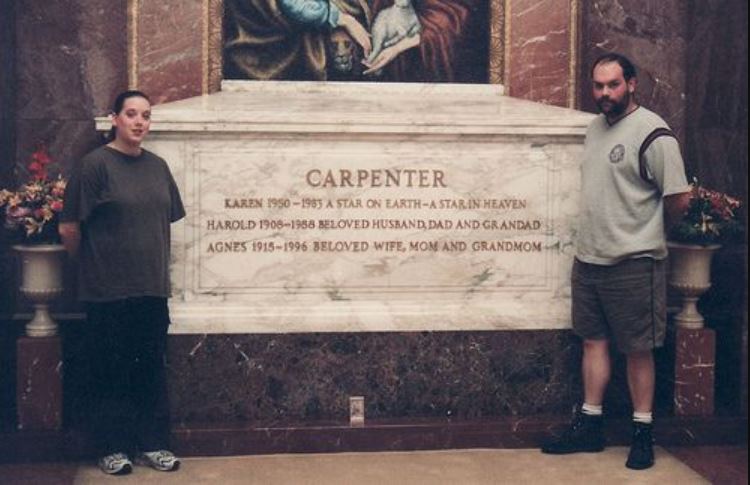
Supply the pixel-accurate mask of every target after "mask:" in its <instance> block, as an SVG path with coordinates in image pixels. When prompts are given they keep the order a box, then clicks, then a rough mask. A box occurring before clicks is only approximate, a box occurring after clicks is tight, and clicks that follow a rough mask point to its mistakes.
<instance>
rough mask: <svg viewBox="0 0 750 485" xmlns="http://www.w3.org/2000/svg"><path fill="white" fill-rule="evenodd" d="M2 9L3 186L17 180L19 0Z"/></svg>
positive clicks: (4, 0)
mask: <svg viewBox="0 0 750 485" xmlns="http://www.w3.org/2000/svg"><path fill="white" fill-rule="evenodd" d="M0 12H3V15H2V16H0V66H2V69H0V188H4V187H7V186H8V185H10V184H11V183H12V182H13V165H14V150H15V114H16V102H15V98H16V95H15V92H16V22H15V20H16V15H15V2H12V1H10V0H0ZM0 291H1V289H0Z"/></svg>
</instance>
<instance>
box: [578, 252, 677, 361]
mask: <svg viewBox="0 0 750 485" xmlns="http://www.w3.org/2000/svg"><path fill="white" fill-rule="evenodd" d="M571 280H572V281H571V283H572V291H573V308H572V313H573V331H574V332H575V333H576V334H577V335H578V336H580V337H581V338H583V339H586V340H604V339H607V340H609V339H611V340H612V341H613V342H614V343H615V346H616V347H617V349H618V350H619V351H620V352H623V353H625V354H629V353H632V352H641V351H646V350H651V349H654V348H657V347H661V346H662V345H663V344H664V334H665V332H666V327H667V323H666V322H667V305H666V299H667V286H666V268H665V262H664V261H656V260H654V259H651V258H637V259H627V260H625V261H622V262H620V263H617V264H615V265H612V266H602V265H597V264H588V263H584V262H581V261H578V260H577V259H576V260H575V262H574V263H573V274H572V278H571Z"/></svg>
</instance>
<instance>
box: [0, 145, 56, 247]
mask: <svg viewBox="0 0 750 485" xmlns="http://www.w3.org/2000/svg"><path fill="white" fill-rule="evenodd" d="M55 165H56V164H55V163H54V162H53V161H52V159H51V158H50V156H49V154H48V153H47V150H46V148H44V147H40V148H39V149H37V150H36V151H35V152H34V153H33V154H32V155H31V160H30V162H29V165H28V172H29V181H28V182H27V183H26V184H24V185H22V186H21V187H20V188H19V189H18V190H17V191H15V192H13V191H10V190H4V189H3V190H0V214H3V215H4V216H5V224H4V225H5V229H7V230H8V231H9V232H10V233H11V237H13V238H14V239H18V240H19V242H23V243H28V244H45V243H47V244H49V243H57V242H59V241H60V237H59V235H58V233H57V224H58V221H59V218H60V213H61V212H62V209H63V195H64V193H65V185H66V180H65V179H64V178H63V177H62V176H61V175H60V174H59V173H58V174H57V175H55V176H52V175H51V174H50V169H53V168H54V166H55Z"/></svg>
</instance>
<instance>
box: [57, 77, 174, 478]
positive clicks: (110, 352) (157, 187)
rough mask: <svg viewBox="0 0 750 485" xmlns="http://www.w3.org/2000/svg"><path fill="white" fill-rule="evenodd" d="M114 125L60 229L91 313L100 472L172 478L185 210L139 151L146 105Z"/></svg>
mask: <svg viewBox="0 0 750 485" xmlns="http://www.w3.org/2000/svg"><path fill="white" fill-rule="evenodd" d="M111 117H112V131H111V133H110V141H109V143H107V144H106V145H104V146H102V147H99V148H97V149H95V150H94V151H92V152H91V153H89V154H88V155H86V156H85V157H84V158H83V159H82V160H81V163H80V164H79V165H78V166H77V167H76V169H75V170H74V171H73V174H72V175H71V178H70V181H69V183H68V188H67V190H66V193H65V208H64V212H63V217H62V222H61V224H60V235H61V237H62V240H63V244H64V245H65V247H66V249H67V250H68V252H69V253H70V254H71V255H72V256H74V257H77V258H78V263H79V298H80V299H81V300H82V301H83V302H85V303H86V310H87V313H88V330H89V332H88V334H89V335H88V352H89V356H90V358H91V364H92V365H91V368H92V377H93V386H92V393H93V394H94V397H95V399H94V402H95V409H94V412H93V422H92V425H93V432H94V435H95V438H96V441H97V446H98V447H99V448H98V450H99V451H100V456H101V458H100V459H99V467H100V468H101V469H102V471H103V472H105V473H107V474H127V473H130V471H132V462H131V460H130V458H129V457H136V458H138V460H139V461H142V462H143V463H145V464H147V465H150V466H151V467H153V468H155V469H157V470H161V471H173V470H176V469H177V468H178V467H179V464H180V461H179V460H178V459H177V458H176V457H175V456H174V454H173V453H172V452H170V451H167V450H168V438H169V418H168V406H167V403H166V381H165V369H164V356H165V350H166V340H167V328H168V326H169V309H168V306H167V298H168V297H169V293H170V289H169V245H170V228H169V225H170V223H171V222H174V221H177V220H179V219H181V218H182V217H184V215H185V210H184V208H183V206H182V201H181V199H180V194H179V192H178V190H177V185H176V184H175V182H174V179H173V178H172V175H171V173H170V171H169V168H168V167H167V164H166V162H165V161H164V160H163V159H162V158H160V157H158V156H157V155H155V154H153V153H151V152H149V151H148V150H145V149H143V148H142V147H141V143H142V141H143V139H144V137H145V136H146V135H147V134H148V131H149V127H150V124H151V103H150V101H149V99H148V97H147V96H146V95H145V94H144V93H142V92H140V91H126V92H123V93H121V94H120V95H119V96H118V97H117V99H116V100H115V103H114V109H113V111H112V114H111Z"/></svg>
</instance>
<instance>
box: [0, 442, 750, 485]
mask: <svg viewBox="0 0 750 485" xmlns="http://www.w3.org/2000/svg"><path fill="white" fill-rule="evenodd" d="M656 453H657V463H656V465H655V466H654V467H653V468H651V469H649V470H645V471H632V470H628V469H627V468H625V467H624V462H625V458H626V455H627V448H624V447H611V448H608V449H607V450H606V451H604V452H603V453H595V454H577V455H569V456H562V457H561V456H549V455H543V454H541V453H540V452H539V451H538V450H528V449H527V450H509V449H500V450H488V449H474V450H442V451H416V452H390V453H330V454H298V455H256V456H235V457H210V458H208V457H204V458H201V457H191V458H185V459H184V460H183V466H182V467H181V469H180V470H179V471H178V472H176V473H160V472H156V471H153V470H151V469H148V468H143V467H136V468H135V470H134V471H133V473H132V474H131V475H128V476H123V477H107V476H105V475H103V474H102V473H101V472H100V471H99V470H98V469H97V468H96V467H95V466H94V465H93V464H92V463H40V464H5V465H0V483H2V484H6V485H11V484H31V483H33V484H37V483H38V484H51V485H55V484H61V485H62V484H66V485H67V484H76V485H78V484H99V483H108V482H112V483H114V482H117V483H122V484H125V483H139V484H149V483H153V484H159V485H169V484H171V483H174V484H180V485H186V484H192V483H197V484H201V483H217V484H219V483H220V484H249V485H252V484H263V485H275V484H284V485H289V484H292V485H297V484H299V485H313V484H315V485H318V484H326V485H328V484H334V485H335V484H357V485H369V484H387V485H400V484H404V485H406V484H409V485H419V484H430V485H440V484H451V485H454V484H462V485H463V484H466V485H470V484H476V485H483V484H504V483H510V484H514V483H523V484H536V483H539V484H545V485H547V484H553V483H554V484H566V483H577V484H586V483H591V484H601V483H608V484H609V483H631V484H651V483H653V484H660V485H661V484H665V483H678V484H680V485H689V484H704V483H705V484H708V483H720V484H733V483H738V484H739V483H742V484H745V483H747V447H702V448H680V449H673V450H671V451H667V450H665V449H664V448H661V447H657V450H656ZM686 463H690V464H691V466H692V468H691V466H688V464H686ZM695 463H697V464H698V465H699V466H697V467H696V466H695V465H694V464H695ZM743 464H744V470H743ZM701 466H702V469H701ZM699 472H700V473H699ZM701 473H703V475H701ZM711 473H713V475H712V474H711Z"/></svg>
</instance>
